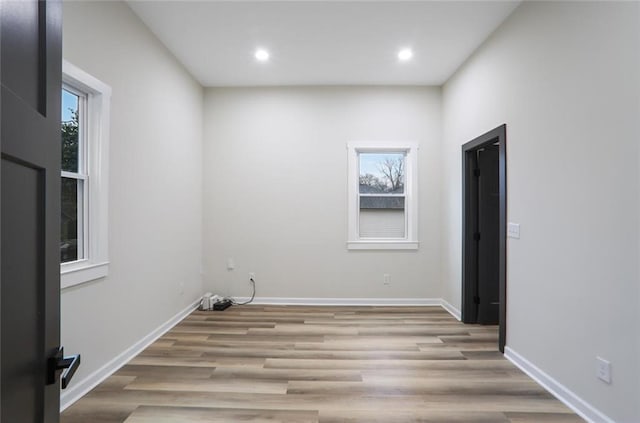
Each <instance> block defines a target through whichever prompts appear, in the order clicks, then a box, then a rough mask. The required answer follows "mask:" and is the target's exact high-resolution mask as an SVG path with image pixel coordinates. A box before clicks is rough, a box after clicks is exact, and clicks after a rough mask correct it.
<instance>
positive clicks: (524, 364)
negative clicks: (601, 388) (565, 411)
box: [504, 347, 615, 423]
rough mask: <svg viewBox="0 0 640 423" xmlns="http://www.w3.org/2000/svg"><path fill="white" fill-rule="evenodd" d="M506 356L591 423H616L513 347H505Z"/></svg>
mask: <svg viewBox="0 0 640 423" xmlns="http://www.w3.org/2000/svg"><path fill="white" fill-rule="evenodd" d="M504 356H505V357H506V358H507V359H508V360H509V361H511V362H512V363H513V364H515V365H516V366H517V367H518V368H520V370H522V371H523V372H525V373H526V374H527V375H529V377H531V378H532V379H533V380H535V381H536V382H538V383H539V384H540V385H542V387H543V388H544V389H546V390H547V391H549V392H550V393H551V394H552V395H553V396H555V397H556V398H557V399H559V400H560V401H562V402H563V403H564V404H565V405H566V406H567V407H569V408H570V409H572V410H573V411H575V412H576V414H578V415H579V416H580V417H582V418H583V419H585V420H586V421H588V422H591V423H615V422H614V420H613V419H611V418H609V417H607V416H606V415H605V414H604V413H602V412H601V411H599V410H597V409H596V408H594V407H593V406H592V405H591V404H589V403H587V402H586V401H585V400H583V399H582V398H580V397H579V396H577V395H576V394H575V393H573V392H572V391H571V390H569V389H568V388H567V387H565V386H564V385H562V384H561V383H560V382H558V381H556V380H555V379H554V378H552V377H551V376H549V375H548V374H547V373H545V372H543V371H542V370H541V369H540V368H538V367H537V366H536V365H535V364H533V363H531V362H530V361H529V360H527V359H526V358H524V357H523V356H521V355H520V354H518V353H517V352H515V351H514V350H513V349H511V348H509V347H505V349H504Z"/></svg>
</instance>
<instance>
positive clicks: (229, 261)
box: [227, 258, 236, 270]
mask: <svg viewBox="0 0 640 423" xmlns="http://www.w3.org/2000/svg"><path fill="white" fill-rule="evenodd" d="M235 268H236V262H235V261H233V259H232V258H228V259H227V270H233V269H235Z"/></svg>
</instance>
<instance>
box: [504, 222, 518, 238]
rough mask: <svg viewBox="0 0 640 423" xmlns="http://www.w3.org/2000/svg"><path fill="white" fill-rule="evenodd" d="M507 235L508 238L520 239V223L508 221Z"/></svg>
mask: <svg viewBox="0 0 640 423" xmlns="http://www.w3.org/2000/svg"><path fill="white" fill-rule="evenodd" d="M507 236H508V237H509V238H516V239H520V224H519V223H512V222H509V223H508V224H507Z"/></svg>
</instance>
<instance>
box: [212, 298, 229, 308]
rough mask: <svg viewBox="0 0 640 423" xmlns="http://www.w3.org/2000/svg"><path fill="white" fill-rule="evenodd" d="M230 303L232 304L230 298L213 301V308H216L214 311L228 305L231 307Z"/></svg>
mask: <svg viewBox="0 0 640 423" xmlns="http://www.w3.org/2000/svg"><path fill="white" fill-rule="evenodd" d="M231 304H232V302H231V300H227V299H224V300H222V301H218V302H216V303H214V304H213V309H214V310H216V311H222V310H226V309H228V308H229V307H231Z"/></svg>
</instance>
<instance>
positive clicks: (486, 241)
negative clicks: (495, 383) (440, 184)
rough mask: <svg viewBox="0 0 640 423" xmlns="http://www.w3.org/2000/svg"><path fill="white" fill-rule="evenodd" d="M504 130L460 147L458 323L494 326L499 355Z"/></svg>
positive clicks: (502, 327) (503, 267) (503, 260)
mask: <svg viewBox="0 0 640 423" xmlns="http://www.w3.org/2000/svg"><path fill="white" fill-rule="evenodd" d="M506 129H507V127H506V125H501V126H499V127H497V128H495V129H493V130H491V131H489V132H487V133H486V134H483V135H481V136H479V137H477V138H475V139H474V140H472V141H469V142H468V143H466V144H464V145H463V146H462V321H463V322H464V323H479V324H486V325H495V324H497V325H499V331H498V347H499V348H500V351H501V352H504V346H505V341H506V340H505V338H506V329H507V327H506V314H507V303H506V285H507V273H506V271H507V256H506V249H507V248H506V247H507V246H506V242H507V156H506V154H507V151H506Z"/></svg>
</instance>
